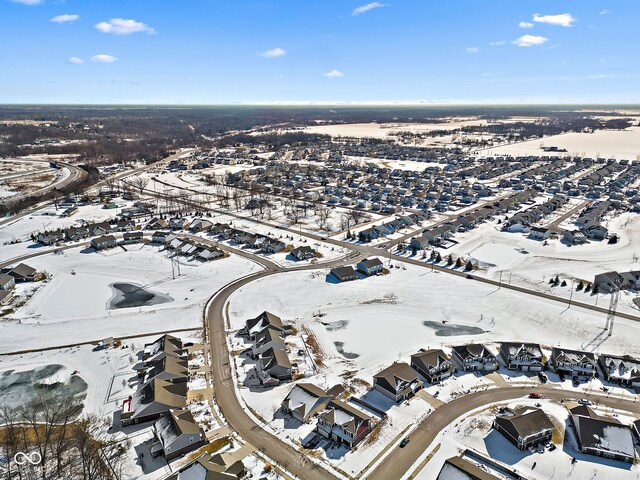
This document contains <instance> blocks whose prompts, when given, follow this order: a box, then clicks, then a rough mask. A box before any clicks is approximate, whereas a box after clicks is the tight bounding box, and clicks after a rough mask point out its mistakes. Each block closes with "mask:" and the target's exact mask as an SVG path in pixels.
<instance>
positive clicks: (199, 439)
mask: <svg viewBox="0 0 640 480" xmlns="http://www.w3.org/2000/svg"><path fill="white" fill-rule="evenodd" d="M187 358H188V350H187V348H186V347H185V346H184V345H183V343H182V340H180V339H179V338H176V337H174V336H172V335H163V336H162V337H160V338H158V339H157V340H156V341H155V342H153V343H150V344H147V345H145V348H144V351H143V355H142V361H141V363H140V364H138V365H137V366H136V370H137V372H138V377H139V378H140V380H141V382H140V387H139V388H138V389H137V390H136V391H135V392H134V394H133V395H132V396H131V397H129V399H127V400H125V401H124V402H123V405H122V410H121V411H120V412H119V413H120V419H121V423H122V426H128V425H134V424H139V423H146V422H154V423H153V431H154V434H155V441H154V442H153V444H152V445H151V454H152V455H153V456H159V455H164V456H165V457H166V459H167V460H168V461H170V460H173V459H175V458H177V457H180V456H182V455H184V454H185V453H188V452H191V451H193V450H195V449H197V448H199V447H201V446H202V445H205V444H206V443H207V440H206V437H205V434H204V431H203V430H202V428H201V427H200V426H199V425H198V423H197V422H196V421H195V419H194V418H193V415H192V413H191V412H190V410H189V409H188V408H187V390H188V387H187V386H188V381H189V366H188V359H187Z"/></svg>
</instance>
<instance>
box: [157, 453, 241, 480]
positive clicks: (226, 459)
mask: <svg viewBox="0 0 640 480" xmlns="http://www.w3.org/2000/svg"><path fill="white" fill-rule="evenodd" d="M248 475H249V472H248V470H247V467H246V466H245V464H244V463H243V461H242V458H240V457H239V455H238V454H237V453H236V452H230V453H216V454H215V455H212V454H210V453H205V454H203V455H201V456H199V457H198V458H196V459H195V461H193V462H192V463H189V464H188V465H187V466H185V467H182V468H181V469H180V470H178V471H177V472H176V473H174V474H172V475H170V476H169V477H167V479H166V480H243V479H245V478H248Z"/></svg>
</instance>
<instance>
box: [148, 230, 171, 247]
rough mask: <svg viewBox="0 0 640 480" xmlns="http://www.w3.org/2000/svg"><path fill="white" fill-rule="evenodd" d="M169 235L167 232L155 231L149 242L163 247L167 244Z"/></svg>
mask: <svg viewBox="0 0 640 480" xmlns="http://www.w3.org/2000/svg"><path fill="white" fill-rule="evenodd" d="M169 235H171V234H170V233H168V232H161V231H155V232H153V234H152V235H151V241H152V242H153V243H159V244H161V245H165V244H166V243H167V238H168V237H169Z"/></svg>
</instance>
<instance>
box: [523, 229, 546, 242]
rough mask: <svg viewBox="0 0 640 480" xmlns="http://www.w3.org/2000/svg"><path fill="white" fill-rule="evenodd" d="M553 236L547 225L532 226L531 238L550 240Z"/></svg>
mask: <svg viewBox="0 0 640 480" xmlns="http://www.w3.org/2000/svg"><path fill="white" fill-rule="evenodd" d="M549 237H551V230H550V229H548V228H546V227H531V228H530V229H529V236H528V238H530V239H531V240H540V241H542V240H548V239H549Z"/></svg>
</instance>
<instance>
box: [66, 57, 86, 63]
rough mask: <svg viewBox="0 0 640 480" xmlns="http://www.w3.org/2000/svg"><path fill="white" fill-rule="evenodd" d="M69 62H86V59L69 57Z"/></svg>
mask: <svg viewBox="0 0 640 480" xmlns="http://www.w3.org/2000/svg"><path fill="white" fill-rule="evenodd" d="M67 62H69V63H73V64H74V65H80V64H81V63H84V60H82V59H81V58H79V57H71V58H69V60H67Z"/></svg>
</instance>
